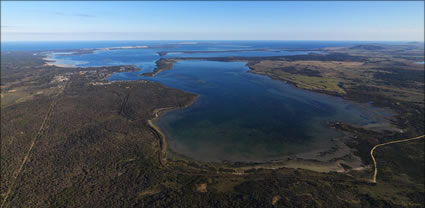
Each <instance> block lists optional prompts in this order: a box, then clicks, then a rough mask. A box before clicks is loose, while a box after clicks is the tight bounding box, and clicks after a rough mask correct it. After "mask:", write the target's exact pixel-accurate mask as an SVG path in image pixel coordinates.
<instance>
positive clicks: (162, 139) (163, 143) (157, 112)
mask: <svg viewBox="0 0 425 208" xmlns="http://www.w3.org/2000/svg"><path fill="white" fill-rule="evenodd" d="M199 96H200V95H199V94H196V95H195V96H194V97H193V98H192V99H191V100H190V102H189V103H187V104H185V105H183V106H180V107H165V108H157V109H154V110H153V112H152V113H153V115H154V117H153V118H152V119H149V120H147V121H146V123H147V124H148V126H149V127H150V128H151V129H152V130H153V131H155V133H154V136H157V137H158V138H157V139H158V141H159V146H160V150H159V159H160V163H161V164H162V165H163V166H164V167H166V168H167V165H166V164H165V163H164V162H166V161H167V147H168V145H167V139H166V136H165V134H164V132H163V131H161V128H160V127H159V126H158V125H156V124H155V122H156V121H157V120H158V119H159V118H160V116H161V114H165V113H167V112H170V111H173V110H178V109H183V108H187V107H189V106H191V105H192V104H193V103H195V102H196V101H197V100H198V98H199Z"/></svg>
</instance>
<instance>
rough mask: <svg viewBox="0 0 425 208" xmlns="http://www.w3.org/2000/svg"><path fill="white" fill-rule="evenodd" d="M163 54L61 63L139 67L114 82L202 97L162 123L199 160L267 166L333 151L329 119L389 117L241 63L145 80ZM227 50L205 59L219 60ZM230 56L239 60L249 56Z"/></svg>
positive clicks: (185, 65) (130, 53)
mask: <svg viewBox="0 0 425 208" xmlns="http://www.w3.org/2000/svg"><path fill="white" fill-rule="evenodd" d="M214 49H215V48H214ZM197 50H199V49H197ZM158 51H161V49H130V50H115V51H99V52H96V53H94V54H84V55H76V56H63V57H61V56H59V57H56V58H58V59H62V60H66V61H76V62H75V63H77V64H76V65H77V66H108V65H120V64H125V65H128V64H133V65H137V66H140V67H142V69H141V70H140V71H137V72H122V73H115V74H113V75H111V76H110V77H109V80H140V79H143V80H149V81H154V82H160V83H162V84H164V85H166V86H169V87H173V88H178V89H182V90H185V91H188V92H193V93H197V94H199V95H200V97H199V99H198V100H197V101H196V102H195V103H194V104H193V105H192V106H190V107H188V108H185V109H180V110H175V111H171V112H168V113H166V114H165V115H163V116H161V118H160V119H159V120H158V121H157V124H158V126H159V127H160V128H161V129H162V130H163V131H164V133H165V134H166V136H167V141H168V143H169V149H170V151H172V152H175V153H177V154H181V155H184V156H186V157H190V158H193V159H196V160H201V161H223V160H228V161H264V160H273V159H278V158H280V157H282V156H288V155H294V154H297V153H303V152H308V151H312V150H317V149H320V148H325V147H329V146H330V145H331V143H332V142H331V139H332V138H336V137H339V136H340V133H338V132H337V131H335V130H334V129H332V128H329V127H328V126H327V124H328V122H334V121H343V122H350V123H354V124H370V123H376V122H382V121H383V120H382V116H385V115H388V114H386V113H385V112H384V111H381V110H379V109H377V108H374V107H371V106H370V105H367V104H355V103H352V102H349V101H345V100H343V99H341V98H337V97H332V96H327V95H323V94H319V93H313V92H309V91H305V90H301V89H297V88H295V87H293V86H292V85H289V84H286V83H284V82H281V81H276V80H272V79H270V78H268V77H266V76H262V75H256V74H253V73H249V72H248V71H249V68H248V67H246V66H245V64H246V63H243V62H216V61H193V60H192V61H179V62H177V63H176V64H175V65H174V68H173V69H171V70H167V71H163V72H160V73H158V74H157V75H156V76H155V77H141V76H140V74H142V73H143V72H146V71H151V70H153V68H154V67H155V61H156V60H158V59H159V55H158V53H157V52H158ZM223 53H226V52H219V53H208V55H209V56H217V57H220V56H222V55H223ZM231 53H236V55H237V56H240V55H243V54H244V53H245V54H246V53H247V52H231ZM255 53H262V51H255ZM264 53H265V54H264V56H267V55H268V54H267V52H264ZM279 53H285V55H294V54H300V53H308V51H305V52H300V51H292V52H291V51H285V52H279ZM204 54H207V53H204ZM174 55H178V54H174ZM174 55H173V56H174ZM187 55H190V54H185V56H187ZM257 55H258V54H257ZM260 55H261V54H260ZM192 56H194V57H198V56H200V54H192Z"/></svg>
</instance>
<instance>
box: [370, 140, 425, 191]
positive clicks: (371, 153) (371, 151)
mask: <svg viewBox="0 0 425 208" xmlns="http://www.w3.org/2000/svg"><path fill="white" fill-rule="evenodd" d="M422 138H425V135H422V136H417V137H413V138H409V139H402V140H397V141H391V142H386V143H382V144H377V145H375V146H373V148H372V149H371V150H370V156H371V157H372V161H373V167H374V171H373V178H372V181H373V182H374V183H376V175H377V174H378V168H377V167H376V160H375V157H374V156H373V151H375V149H376V148H377V147H381V146H384V145H388V144H394V143H400V142H408V141H411V140H417V139H422Z"/></svg>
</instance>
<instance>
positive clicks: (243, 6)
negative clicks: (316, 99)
mask: <svg viewBox="0 0 425 208" xmlns="http://www.w3.org/2000/svg"><path fill="white" fill-rule="evenodd" d="M59 40H337V41H340V40H359V41H362V40H363V41H364V40H371V41H424V2H423V1H415V2H397V1H389V2H384V1H379V2H372V1H359V2H352V1H346V2H336V1H330V2H325V1H318V2H311V1H310V2H296V1H271V2H258V1H247V2H227V1H226V2H225V1H204V2H195V1H186V2H183V1H181V2H180V1H171V2H165V1H160V2H149V1H131V2H122V1H121V2H114V1H104V2H102V1H93V2H83V1H76V2H70V1H62V2H54V1H43V2H37V1H23V2H19V1H15V2H14V1H6V2H5V1H1V41H2V42H3V41H59Z"/></svg>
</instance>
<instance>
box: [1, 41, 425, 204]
mask: <svg viewBox="0 0 425 208" xmlns="http://www.w3.org/2000/svg"><path fill="white" fill-rule="evenodd" d="M362 48H364V47H362ZM362 48H357V49H355V53H356V54H353V55H350V54H345V53H346V52H347V51H346V50H349V49H338V50H339V51H336V52H337V53H336V54H328V55H304V56H302V55H301V56H293V57H270V58H258V57H254V58H241V57H238V58H222V59H220V58H214V59H215V60H221V61H235V60H245V61H247V62H248V66H249V67H251V69H252V72H254V73H260V74H265V75H268V76H270V77H272V78H274V79H279V80H284V81H288V82H291V83H294V84H295V85H297V86H298V87H300V88H305V89H308V90H314V91H320V92H323V93H329V94H333V95H338V96H342V97H344V98H346V99H351V100H355V101H359V102H367V101H372V102H373V103H374V104H375V105H378V106H381V107H388V108H391V109H393V110H395V111H396V112H397V116H396V117H395V120H394V124H396V125H397V127H399V128H400V129H403V132H398V133H395V132H387V131H383V132H381V131H374V130H370V129H369V130H368V129H364V128H361V127H355V126H351V125H348V124H342V123H337V124H334V125H333V126H334V127H336V128H338V129H340V130H341V131H343V132H344V133H346V134H347V135H350V136H351V138H352V140H351V141H350V142H348V145H349V146H350V147H352V148H353V149H355V150H356V151H357V153H356V154H357V155H358V156H359V157H361V158H362V160H363V161H364V162H365V163H366V164H370V163H371V159H370V157H369V151H370V149H371V148H372V147H373V145H375V144H377V143H383V142H387V141H391V140H395V139H402V138H408V137H411V136H416V135H417V134H423V133H424V129H423V128H424V126H423V123H424V110H423V106H424V104H423V86H424V83H423V80H420V79H419V78H417V77H418V76H420V75H422V77H423V66H422V68H420V67H417V66H415V65H411V64H408V61H407V60H408V59H403V60H404V61H403V60H400V58H399V57H396V58H394V57H391V55H388V54H387V53H383V52H379V53H380V54H381V55H379V56H378V55H375V56H369V55H368V56H361V54H359V53H360V52H359V50H364V49H362ZM366 49H368V50H370V49H369V48H366ZM372 49H373V48H372ZM329 50H331V49H329ZM332 50H336V49H332ZM352 50H353V49H352ZM386 50H389V49H386ZM364 53H365V54H366V53H367V54H369V53H370V52H364ZM373 53H378V52H375V51H374V52H373ZM342 54H344V55H342ZM395 54H396V55H397V56H400V54H399V53H395ZM402 54H403V56H409V54H408V53H407V52H404V53H402ZM413 55H415V56H417V54H413ZM161 60H162V61H161V62H159V63H164V68H163V67H162V66H161V65H160V64H158V68H159V69H157V70H156V71H159V70H160V69H161V68H162V69H163V70H165V69H170V68H171V66H172V63H174V62H175V61H172V62H165V61H164V59H161ZM400 61H402V62H403V63H404V65H401V64H397V63H400ZM409 61H410V60H409ZM372 62H374V63H372ZM1 64H2V65H1V70H2V76H1V81H2V83H1V90H2V105H1V133H2V134H1V167H2V168H1V184H2V185H1V202H2V203H3V201H4V199H5V197H6V195H7V192H8V190H9V189H10V190H11V192H10V194H9V195H8V198H7V200H6V201H5V203H4V204H2V207H89V206H94V207H135V206H136V207H137V206H139V207H423V206H424V201H425V200H424V180H423V178H424V159H423V155H424V148H423V145H424V141H423V140H421V141H415V142H411V143H410V142H407V143H400V144H394V145H388V146H385V147H382V148H381V149H377V150H376V152H375V157H376V160H377V161H378V165H379V167H380V169H379V171H380V172H379V175H378V183H377V184H373V183H370V182H369V180H370V178H371V176H372V169H371V168H365V169H364V170H351V171H349V172H346V173H335V172H331V173H319V172H313V171H308V170H303V169H288V168H276V169H267V168H258V169H250V170H246V169H243V167H246V164H211V163H202V162H194V161H184V160H172V159H167V160H163V158H162V156H161V155H162V154H163V153H162V151H161V141H160V140H159V139H158V135H157V132H155V131H154V130H153V129H152V128H151V127H150V126H149V124H148V120H150V119H152V118H154V110H155V109H161V108H176V107H183V106H185V105H187V104H188V103H190V102H191V101H192V100H193V99H194V97H196V95H193V94H190V93H186V92H182V91H180V90H177V89H172V88H168V87H165V86H163V85H161V84H158V83H151V82H146V81H132V82H108V81H105V78H106V77H107V76H108V75H110V74H111V73H113V72H117V71H124V70H135V69H134V68H132V67H129V66H120V67H98V68H58V67H54V66H45V65H43V64H44V62H43V60H42V59H41V56H38V55H34V54H32V53H29V52H14V53H5V54H3V53H2V62H1ZM389 66H391V67H389ZM389 74H396V75H397V76H393V75H389ZM400 76H401V77H403V80H405V81H404V82H403V81H400V80H399V79H398V78H399V77H400ZM397 80H398V81H397ZM393 83H398V84H393ZM65 86H66V87H65ZM14 90H16V91H14ZM421 90H422V91H421ZM39 91H42V92H43V93H37V92H39ZM15 92H16V93H21V94H16V95H14V94H13V93H15ZM29 95H31V96H29ZM395 95H397V96H395ZM24 97H25V98H26V99H21V98H24ZM19 99H21V100H19ZM52 102H55V103H56V104H55V105H54V108H53V109H52V112H51V114H47V112H48V108H49V106H50V105H51V103H52ZM46 115H48V116H47V118H48V119H47V126H46V128H45V130H44V131H42V132H41V134H40V137H38V138H37V140H36V143H35V145H34V148H33V149H32V151H31V153H30V154H29V159H28V161H27V162H26V164H25V165H24V167H23V169H22V171H21V172H20V173H19V175H18V176H17V177H16V180H15V181H14V180H13V178H14V174H15V173H16V171H17V170H18V169H19V166H20V165H21V164H22V161H23V158H24V157H25V155H26V154H27V153H28V149H29V147H30V145H31V143H32V141H33V139H34V137H35V136H36V135H37V132H38V130H39V128H40V126H41V123H42V122H43V120H44V118H45V117H46ZM13 181H14V183H13ZM13 184H14V186H12V185H13Z"/></svg>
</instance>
